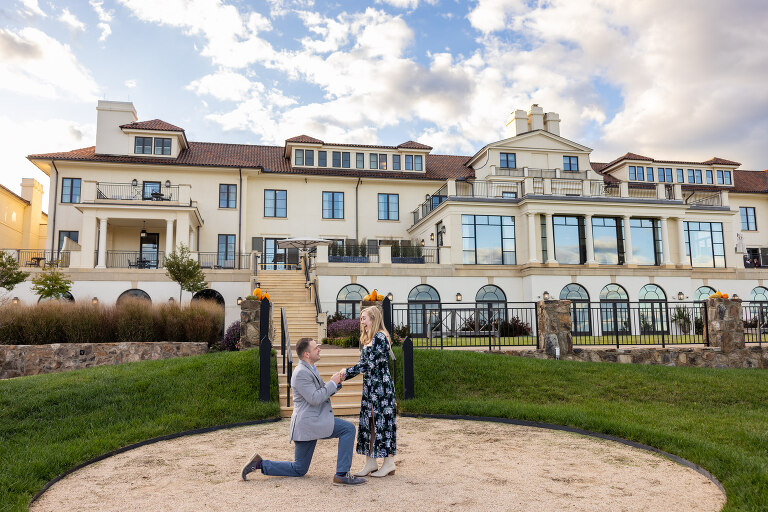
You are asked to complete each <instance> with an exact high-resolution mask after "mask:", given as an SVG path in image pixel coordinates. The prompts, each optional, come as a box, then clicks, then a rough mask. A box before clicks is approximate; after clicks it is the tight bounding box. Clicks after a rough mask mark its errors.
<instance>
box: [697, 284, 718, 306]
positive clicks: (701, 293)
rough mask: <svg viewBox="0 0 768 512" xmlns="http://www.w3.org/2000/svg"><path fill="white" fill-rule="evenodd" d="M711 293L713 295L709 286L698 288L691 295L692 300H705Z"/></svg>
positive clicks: (713, 290) (713, 291)
mask: <svg viewBox="0 0 768 512" xmlns="http://www.w3.org/2000/svg"><path fill="white" fill-rule="evenodd" d="M713 293H715V289H714V288H710V287H709V286H699V287H698V288H696V293H694V294H693V300H694V301H696V302H700V301H703V300H707V299H708V298H709V296H710V295H712V294H713Z"/></svg>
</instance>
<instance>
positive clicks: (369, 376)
mask: <svg viewBox="0 0 768 512" xmlns="http://www.w3.org/2000/svg"><path fill="white" fill-rule="evenodd" d="M358 373H362V374H363V399H362V401H361V402H360V425H359V427H358V429H357V453H359V454H362V455H367V456H369V457H374V458H380V457H387V456H389V455H394V454H395V453H396V452H397V445H396V439H395V438H396V433H397V425H396V422H395V416H396V414H397V403H396V402H395V384H394V382H392V377H391V376H390V374H389V342H387V337H386V336H384V333H383V332H377V333H376V335H375V336H374V337H373V340H371V343H369V344H368V345H367V346H365V347H363V349H362V352H361V354H360V362H359V363H357V364H356V365H355V366H352V367H350V368H347V376H346V378H347V379H351V378H352V377H354V376H355V375H357V374H358Z"/></svg>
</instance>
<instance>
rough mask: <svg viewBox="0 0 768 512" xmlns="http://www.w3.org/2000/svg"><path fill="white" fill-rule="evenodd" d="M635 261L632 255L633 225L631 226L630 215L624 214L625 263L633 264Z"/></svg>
mask: <svg viewBox="0 0 768 512" xmlns="http://www.w3.org/2000/svg"><path fill="white" fill-rule="evenodd" d="M634 262H635V259H634V257H633V256H632V227H631V226H630V221H629V215H625V216H624V264H625V265H631V264H632V263H634Z"/></svg>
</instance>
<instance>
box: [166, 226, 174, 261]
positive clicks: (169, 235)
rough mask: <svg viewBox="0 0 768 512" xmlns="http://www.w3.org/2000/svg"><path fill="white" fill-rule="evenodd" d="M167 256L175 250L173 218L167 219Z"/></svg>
mask: <svg viewBox="0 0 768 512" xmlns="http://www.w3.org/2000/svg"><path fill="white" fill-rule="evenodd" d="M165 223H166V224H165V257H166V258H167V257H168V255H169V254H171V253H172V252H173V220H166V221H165Z"/></svg>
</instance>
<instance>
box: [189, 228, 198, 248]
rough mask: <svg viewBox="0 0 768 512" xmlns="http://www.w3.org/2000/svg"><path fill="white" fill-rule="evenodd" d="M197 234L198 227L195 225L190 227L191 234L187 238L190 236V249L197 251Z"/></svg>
mask: <svg viewBox="0 0 768 512" xmlns="http://www.w3.org/2000/svg"><path fill="white" fill-rule="evenodd" d="M196 235H197V228H196V227H194V226H192V227H190V229H189V236H188V237H187V238H189V250H190V251H195V252H196V251H197V238H196Z"/></svg>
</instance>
